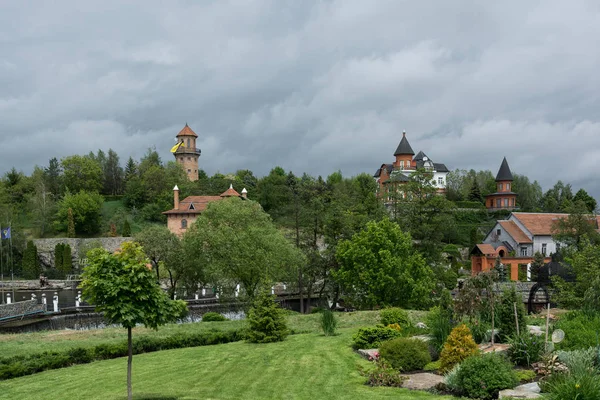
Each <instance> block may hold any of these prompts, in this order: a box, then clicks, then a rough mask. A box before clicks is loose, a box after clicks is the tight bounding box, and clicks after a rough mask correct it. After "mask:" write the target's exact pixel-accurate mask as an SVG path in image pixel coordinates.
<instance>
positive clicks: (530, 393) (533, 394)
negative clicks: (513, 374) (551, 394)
mask: <svg viewBox="0 0 600 400" xmlns="http://www.w3.org/2000/svg"><path fill="white" fill-rule="evenodd" d="M540 391H541V390H540V385H538V384H537V382H532V383H526V384H524V385H521V386H517V387H516V388H514V389H507V390H503V391H501V392H500V394H499V395H498V398H499V399H505V398H512V399H541V398H542V395H541V394H539V393H540Z"/></svg>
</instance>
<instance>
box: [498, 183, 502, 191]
mask: <svg viewBox="0 0 600 400" xmlns="http://www.w3.org/2000/svg"><path fill="white" fill-rule="evenodd" d="M498 191H499V192H501V191H502V184H501V183H499V184H498Z"/></svg>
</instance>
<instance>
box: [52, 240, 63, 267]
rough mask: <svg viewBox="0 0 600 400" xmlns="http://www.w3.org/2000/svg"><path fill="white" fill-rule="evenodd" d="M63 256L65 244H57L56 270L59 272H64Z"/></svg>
mask: <svg viewBox="0 0 600 400" xmlns="http://www.w3.org/2000/svg"><path fill="white" fill-rule="evenodd" d="M63 255H64V244H62V243H57V244H56V246H54V268H55V269H56V270H57V271H62V266H63Z"/></svg>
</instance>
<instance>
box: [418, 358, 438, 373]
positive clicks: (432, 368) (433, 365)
mask: <svg viewBox="0 0 600 400" xmlns="http://www.w3.org/2000/svg"><path fill="white" fill-rule="evenodd" d="M441 366H442V362H441V361H440V360H437V361H432V362H429V363H427V364H426V365H425V366H424V367H423V371H427V372H437V371H438V370H439V369H440V367H441Z"/></svg>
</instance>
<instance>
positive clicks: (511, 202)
mask: <svg viewBox="0 0 600 400" xmlns="http://www.w3.org/2000/svg"><path fill="white" fill-rule="evenodd" d="M510 205H511V206H513V207H514V206H515V199H514V198H512V199H510Z"/></svg>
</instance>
